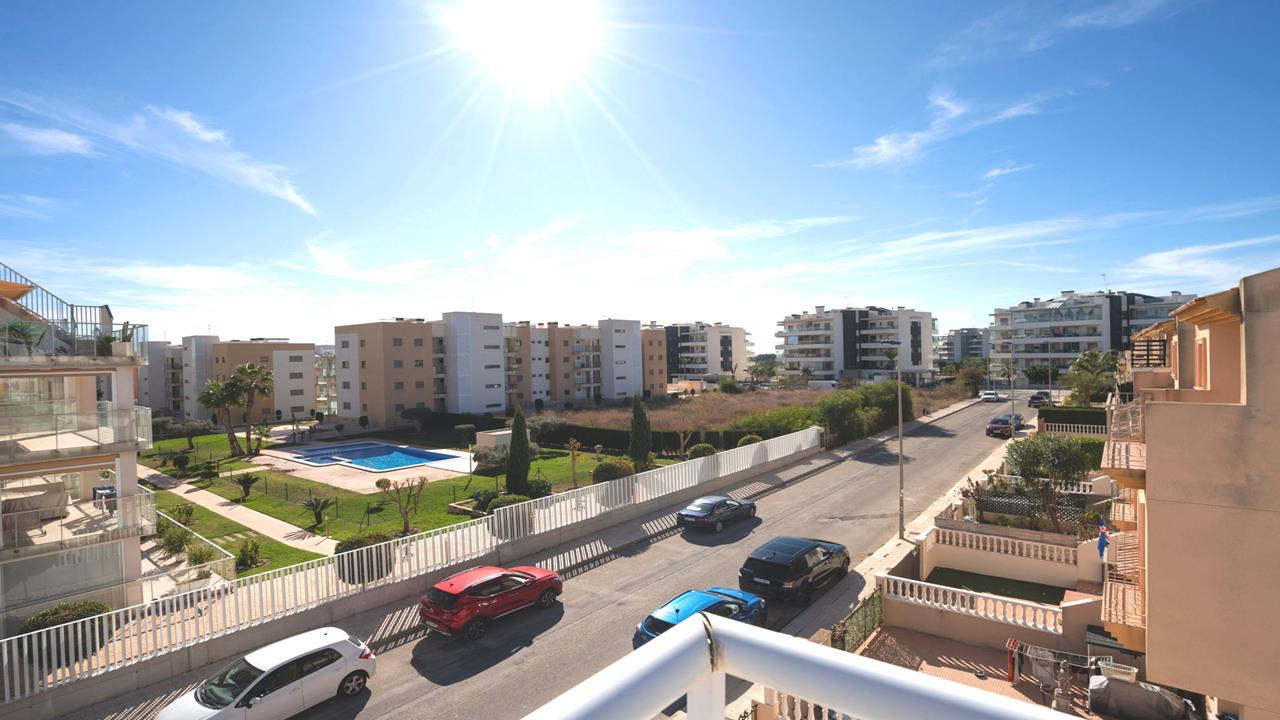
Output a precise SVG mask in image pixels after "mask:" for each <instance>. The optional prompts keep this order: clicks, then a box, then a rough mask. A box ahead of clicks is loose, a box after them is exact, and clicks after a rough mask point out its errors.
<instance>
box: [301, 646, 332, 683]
mask: <svg viewBox="0 0 1280 720" xmlns="http://www.w3.org/2000/svg"><path fill="white" fill-rule="evenodd" d="M341 659H342V653H340V652H338V651H337V650H334V649H333V648H325V649H323V650H321V651H320V652H314V653H311V654H310V655H307V656H305V657H303V658H302V659H301V660H299V661H298V677H306V676H308V675H310V674H311V673H313V672H315V671H317V670H321V669H323V668H326V667H328V666H330V665H332V664H334V663H336V662H338V661H339V660H341Z"/></svg>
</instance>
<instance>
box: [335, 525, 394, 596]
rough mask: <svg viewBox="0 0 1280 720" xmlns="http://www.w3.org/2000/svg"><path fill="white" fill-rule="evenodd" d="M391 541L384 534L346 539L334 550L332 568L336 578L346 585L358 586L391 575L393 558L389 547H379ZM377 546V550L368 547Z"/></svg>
mask: <svg viewBox="0 0 1280 720" xmlns="http://www.w3.org/2000/svg"><path fill="white" fill-rule="evenodd" d="M389 540H391V536H390V535H386V534H384V533H368V534H366V535H357V536H355V537H353V538H347V539H346V540H343V541H341V542H339V543H338V545H337V547H335V548H334V554H335V555H336V557H335V558H334V561H335V562H334V567H335V568H336V569H337V571H338V577H339V578H340V579H341V580H342V581H343V582H345V583H347V584H348V585H360V584H362V583H369V582H373V581H375V580H380V579H382V578H384V577H386V576H387V575H388V574H390V573H391V565H392V562H393V558H392V555H391V546H390V545H380V543H386V542H387V541H389ZM374 545H379V547H377V548H372V549H365V548H370V546H374Z"/></svg>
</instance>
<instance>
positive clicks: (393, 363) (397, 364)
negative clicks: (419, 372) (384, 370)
mask: <svg viewBox="0 0 1280 720" xmlns="http://www.w3.org/2000/svg"><path fill="white" fill-rule="evenodd" d="M391 367H393V368H402V367H404V361H403V360H392V361H391Z"/></svg>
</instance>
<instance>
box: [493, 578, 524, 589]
mask: <svg viewBox="0 0 1280 720" xmlns="http://www.w3.org/2000/svg"><path fill="white" fill-rule="evenodd" d="M501 584H502V585H501V588H500V589H499V590H498V592H506V591H508V590H515V589H516V588H518V587H521V586H522V585H524V581H523V580H521V579H520V578H518V577H512V576H511V575H508V576H506V577H504V578H502V580H501Z"/></svg>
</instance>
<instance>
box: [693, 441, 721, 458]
mask: <svg viewBox="0 0 1280 720" xmlns="http://www.w3.org/2000/svg"><path fill="white" fill-rule="evenodd" d="M715 454H716V449H715V448H714V447H712V446H711V444H710V443H698V444H697V445H694V446H693V447H691V448H689V459H690V460H694V459H696V458H704V457H710V456H712V455H715Z"/></svg>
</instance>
